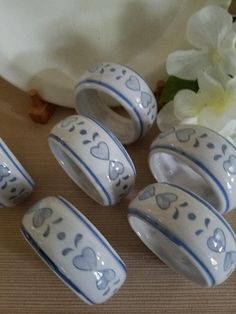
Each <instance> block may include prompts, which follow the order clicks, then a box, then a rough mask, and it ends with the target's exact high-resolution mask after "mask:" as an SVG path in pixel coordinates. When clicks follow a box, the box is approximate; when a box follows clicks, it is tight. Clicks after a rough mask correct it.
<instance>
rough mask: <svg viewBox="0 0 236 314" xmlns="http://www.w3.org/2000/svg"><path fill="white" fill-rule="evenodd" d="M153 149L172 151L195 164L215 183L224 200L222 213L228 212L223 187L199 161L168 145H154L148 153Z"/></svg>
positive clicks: (226, 196) (226, 197)
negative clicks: (224, 204)
mask: <svg viewBox="0 0 236 314" xmlns="http://www.w3.org/2000/svg"><path fill="white" fill-rule="evenodd" d="M155 149H166V150H170V151H173V152H175V153H177V154H178V155H182V156H184V157H186V158H187V159H189V160H190V161H192V162H193V163H195V164H196V165H197V166H198V167H199V168H201V169H202V170H204V171H205V172H206V174H207V175H208V176H209V177H210V178H211V179H212V180H213V181H214V182H215V184H216V185H217V186H218V188H219V190H220V191H221V193H222V194H223V196H224V199H225V203H226V206H225V210H224V212H223V213H227V211H228V210H229V207H230V204H229V198H228V195H227V193H226V191H225V189H224V187H223V186H222V185H221V183H220V181H219V180H218V179H217V178H216V177H215V176H214V174H213V173H211V172H210V171H209V169H208V168H207V167H206V166H205V165H204V164H203V163H201V161H199V160H198V159H196V158H195V157H193V156H191V155H189V154H187V153H186V152H184V151H181V150H178V149H176V148H174V147H172V146H169V145H155V146H153V147H152V148H151V150H150V151H153V150H155Z"/></svg>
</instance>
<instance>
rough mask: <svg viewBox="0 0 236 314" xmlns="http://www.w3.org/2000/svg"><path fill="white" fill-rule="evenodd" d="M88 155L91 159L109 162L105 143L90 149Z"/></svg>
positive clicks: (108, 153)
mask: <svg viewBox="0 0 236 314" xmlns="http://www.w3.org/2000/svg"><path fill="white" fill-rule="evenodd" d="M90 153H91V155H92V156H93V157H95V158H98V159H101V160H109V158H110V152H109V148H108V146H107V143H105V142H99V143H98V145H97V146H93V147H91V148H90Z"/></svg>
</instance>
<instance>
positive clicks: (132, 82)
mask: <svg viewBox="0 0 236 314" xmlns="http://www.w3.org/2000/svg"><path fill="white" fill-rule="evenodd" d="M125 85H126V86H127V87H128V88H129V89H131V90H133V91H140V83H139V80H138V79H137V77H136V76H134V75H131V76H130V77H129V79H128V80H127V81H126V83H125Z"/></svg>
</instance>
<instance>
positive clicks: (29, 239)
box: [20, 225, 95, 304]
mask: <svg viewBox="0 0 236 314" xmlns="http://www.w3.org/2000/svg"><path fill="white" fill-rule="evenodd" d="M20 230H21V232H22V234H23V236H24V238H25V239H26V241H27V242H28V243H29V244H30V245H31V246H32V247H33V248H34V249H35V251H36V252H37V253H38V255H39V256H40V257H41V258H42V259H43V260H44V261H45V262H46V263H47V265H48V266H49V267H50V268H51V269H52V270H53V271H54V272H55V273H56V274H57V275H58V276H59V278H61V279H62V280H63V281H64V282H65V283H67V284H68V286H69V287H70V288H71V289H72V290H74V291H75V292H76V293H78V294H80V295H82V296H83V297H84V298H85V299H86V300H87V301H88V302H89V303H90V304H95V303H94V302H93V301H92V300H91V299H90V298H89V297H87V295H85V294H84V293H83V291H81V290H80V289H79V288H78V287H77V286H76V285H75V284H74V283H73V282H72V281H71V280H70V279H69V278H68V277H66V276H65V275H64V273H62V272H61V270H60V268H58V267H57V266H56V265H55V263H54V262H53V261H52V260H51V259H50V257H48V255H47V254H46V253H45V252H44V251H43V250H42V249H41V248H40V247H39V245H38V243H37V242H36V241H35V240H34V239H33V238H32V237H31V235H30V234H29V233H28V232H27V231H26V229H25V228H24V226H23V225H21V228H20Z"/></svg>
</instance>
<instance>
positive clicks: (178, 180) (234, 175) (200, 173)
mask: <svg viewBox="0 0 236 314" xmlns="http://www.w3.org/2000/svg"><path fill="white" fill-rule="evenodd" d="M149 166H150V169H151V171H152V173H153V175H154V177H155V178H156V180H157V181H159V182H170V183H173V184H175V185H178V186H181V187H184V188H187V189H189V190H191V191H193V192H194V193H196V194H198V195H199V196H201V197H202V198H204V199H205V200H207V201H208V202H209V203H211V205H213V206H214V208H216V209H217V210H218V211H219V212H220V213H227V212H229V211H230V210H232V209H233V208H235V207H236V198H235V189H236V148H235V147H234V146H233V144H231V143H230V142H229V141H228V140H227V139H225V138H224V137H222V136H221V135H220V134H217V133H215V132H214V131H212V130H210V129H208V128H205V127H203V126H199V125H179V126H176V127H175V128H172V129H170V130H168V131H167V132H164V133H161V134H160V135H159V136H158V137H157V139H156V140H155V141H154V142H153V144H152V145H151V150H150V154H149Z"/></svg>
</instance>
